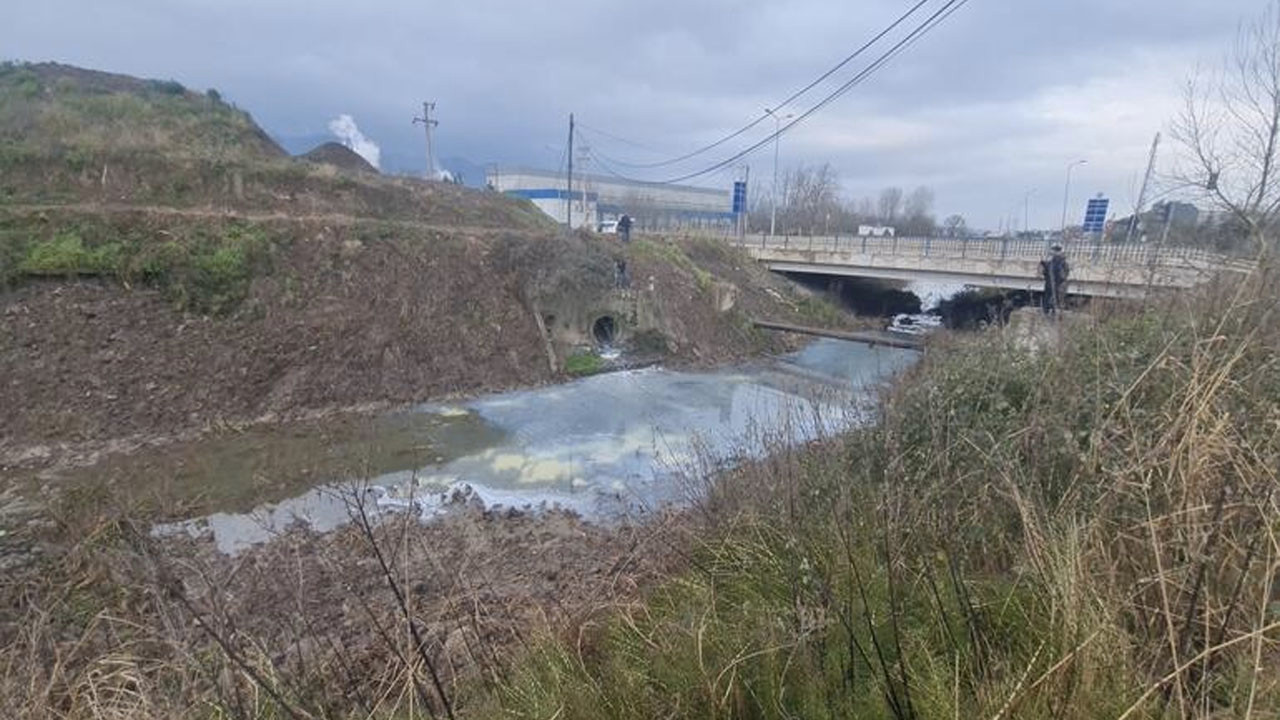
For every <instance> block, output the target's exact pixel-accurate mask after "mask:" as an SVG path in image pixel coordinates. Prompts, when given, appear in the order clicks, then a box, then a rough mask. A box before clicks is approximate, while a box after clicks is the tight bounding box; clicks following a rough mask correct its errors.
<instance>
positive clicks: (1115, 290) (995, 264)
mask: <svg viewBox="0 0 1280 720" xmlns="http://www.w3.org/2000/svg"><path fill="white" fill-rule="evenodd" d="M733 242H735V243H736V244H739V245H740V246H741V247H742V248H743V249H745V250H746V251H747V252H748V253H749V254H750V255H751V256H752V257H754V258H756V259H757V260H759V261H760V262H761V263H763V264H764V265H765V266H767V267H768V268H769V269H770V270H775V271H777V272H790V273H810V274H815V275H829V276H840V277H857V278H876V279H883V280H891V281H902V282H911V281H927V282H939V283H957V284H965V285H973V286H976V287H988V288H999V289H1004V290H1032V291H1034V290H1039V289H1042V288H1043V280H1041V278H1040V261H1041V260H1042V259H1043V258H1045V257H1046V251H1047V246H1046V244H1045V243H1044V242H1043V241H1032V240H1012V239H986V238H984V239H952V238H890V237H878V238H872V237H782V236H773V237H766V236H761V237H750V236H748V237H746V238H745V239H741V240H734V241H733ZM1065 250H1066V253H1067V260H1068V262H1069V263H1070V265H1071V278H1070V284H1069V286H1068V291H1069V292H1070V293H1071V294H1073V295H1089V296H1097V297H1114V298H1138V297H1143V296H1145V295H1146V294H1147V293H1148V292H1149V291H1150V290H1152V289H1157V290H1159V289H1177V288H1189V287H1193V286H1195V285H1197V284H1199V283H1202V282H1204V281H1206V280H1208V279H1209V278H1210V277H1212V276H1213V275H1214V274H1215V273H1218V272H1221V271H1239V272H1247V271H1248V270H1249V269H1250V268H1251V267H1252V263H1250V262H1248V261H1243V260H1240V259H1236V258H1231V257H1228V256H1225V255H1220V254H1217V253H1213V252H1209V251H1206V250H1200V249H1197V248H1185V247H1164V248H1160V247H1155V246H1153V245H1137V244H1128V245H1102V244H1084V243H1068V244H1067V245H1066V248H1065Z"/></svg>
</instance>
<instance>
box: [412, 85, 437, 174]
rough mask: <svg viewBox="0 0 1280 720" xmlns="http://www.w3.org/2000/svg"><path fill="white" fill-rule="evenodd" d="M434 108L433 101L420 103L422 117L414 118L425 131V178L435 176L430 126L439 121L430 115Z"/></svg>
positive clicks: (434, 159)
mask: <svg viewBox="0 0 1280 720" xmlns="http://www.w3.org/2000/svg"><path fill="white" fill-rule="evenodd" d="M435 109H436V104H435V103H434V102H424V103H422V117H420V118H414V119H413V121H414V122H415V123H422V127H423V129H424V130H426V132H427V179H428V180H435V179H437V176H436V157H435V155H434V154H433V153H432V152H431V128H433V127H435V126H436V125H439V124H440V122H439V121H438V120H435V119H433V118H432V117H431V111H432V110H435Z"/></svg>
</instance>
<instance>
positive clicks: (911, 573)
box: [481, 269, 1280, 720]
mask: <svg viewBox="0 0 1280 720" xmlns="http://www.w3.org/2000/svg"><path fill="white" fill-rule="evenodd" d="M1278 305H1280V294H1278V291H1277V284H1276V282H1275V275H1274V271H1273V270H1270V269H1263V270H1260V271H1259V272H1258V273H1256V274H1255V275H1254V276H1252V277H1251V278H1250V279H1249V280H1248V281H1247V282H1244V283H1239V282H1237V283H1231V284H1223V285H1221V286H1219V287H1216V288H1213V289H1210V290H1208V291H1206V292H1204V293H1201V294H1196V295H1191V296H1187V297H1182V298H1178V299H1176V300H1175V301H1174V302H1172V303H1164V304H1162V306H1160V307H1151V308H1143V309H1139V310H1134V309H1132V308H1110V309H1107V308H1102V309H1100V310H1099V311H1098V313H1097V314H1096V315H1094V316H1093V317H1089V318H1082V319H1079V320H1078V321H1077V322H1076V323H1074V324H1072V325H1069V326H1066V327H1063V328H1061V332H1054V333H1049V334H1048V335H1049V336H1052V337H1049V338H1048V339H1047V340H1046V344H1043V345H1041V346H1039V347H1038V348H1034V349H1029V348H1028V347H1027V346H1026V343H1025V339H1019V338H1015V337H1007V338H1006V337H1003V336H1000V335H994V334H988V335H983V336H980V337H976V338H968V339H957V340H955V341H954V343H953V345H952V346H950V347H946V348H939V349H937V350H935V352H933V353H931V355H930V356H929V357H928V358H927V359H926V360H925V361H924V363H922V365H921V366H920V367H918V368H917V369H916V370H915V372H914V373H913V374H912V376H911V377H910V378H908V380H907V382H905V383H902V384H900V385H899V387H898V388H897V389H896V390H894V391H893V392H892V393H891V394H890V395H889V396H888V397H886V398H885V400H884V402H883V406H882V411H881V420H880V422H879V423H877V424H876V425H874V426H871V427H868V428H866V429H865V430H863V431H861V432H858V433H855V434H853V435H852V436H850V437H846V438H836V439H832V440H830V441H828V442H826V443H821V444H817V445H815V446H812V447H809V448H806V449H803V450H800V451H795V450H788V449H786V448H783V447H779V448H776V452H775V453H774V454H773V455H772V456H771V457H770V458H769V459H767V460H765V461H762V462H759V463H755V464H752V465H750V466H749V467H746V468H743V469H740V470H738V471H735V472H731V473H728V474H727V475H724V476H721V477H720V479H719V480H718V482H717V484H716V485H715V486H713V487H712V488H711V490H710V492H709V493H708V494H707V502H708V503H710V504H709V505H708V506H707V507H709V508H711V510H710V512H709V513H708V515H707V517H708V523H707V524H708V528H707V530H706V531H705V533H704V535H703V538H704V541H703V543H702V545H701V546H700V547H699V548H698V549H697V550H696V552H694V555H693V558H692V559H691V562H690V565H691V567H692V569H691V570H690V571H689V572H687V573H685V574H682V575H680V576H678V577H675V578H672V579H671V580H670V581H669V582H668V583H666V584H664V585H663V586H661V587H659V588H658V589H656V590H655V591H654V592H653V593H652V595H651V596H650V599H649V602H648V604H647V605H646V606H644V607H643V608H638V609H636V610H633V611H631V612H629V613H628V614H626V615H624V616H622V617H620V618H618V619H617V620H615V622H613V623H612V624H610V625H608V626H607V627H606V628H604V629H603V630H602V631H600V632H599V633H596V634H594V635H593V636H592V637H591V638H590V639H589V641H588V642H586V643H585V644H580V645H579V647H578V648H566V647H563V646H561V645H557V644H555V643H549V644H547V645H546V646H544V647H542V648H540V649H539V650H538V651H537V652H535V653H534V654H533V655H532V656H531V657H530V658H528V659H527V660H526V662H525V663H524V664H523V665H522V666H520V667H519V668H517V669H516V670H515V671H514V672H513V673H512V674H510V675H509V676H508V678H507V680H506V683H505V685H504V689H503V693H502V694H501V695H499V696H498V697H497V698H496V699H495V700H494V701H493V703H494V704H493V705H492V706H491V708H490V710H491V711H496V710H495V709H496V708H501V710H502V711H504V712H506V713H509V714H510V715H512V716H515V717H529V718H534V717H550V716H553V715H554V716H556V717H560V718H574V717H581V718H588V717H590V718H597V717H611V718H644V717H669V716H681V717H806V718H811V717H832V718H835V717H893V718H931V717H990V718H1009V717H1031V718H1036V717H1044V718H1049V717H1052V718H1080V719H1081V720H1083V719H1084V718H1098V717H1126V718H1133V717H1143V718H1156V717H1181V718H1210V717H1213V718H1219V717H1239V718H1263V717H1274V716H1275V714H1276V712H1277V709H1278V708H1280V672H1278V671H1277V668H1280V625H1278V623H1280V604H1277V600H1280V596H1278V595H1277V592H1280V585H1278V584H1277V574H1278V573H1280V544H1278V543H1277V533H1278V532H1280V506H1278V505H1277V503H1278V502H1280V485H1278V484H1277V478H1276V468H1277V467H1280V366H1278V363H1280V355H1278V354H1277V350H1280V317H1277V312H1280V309H1278ZM481 716H483V713H481Z"/></svg>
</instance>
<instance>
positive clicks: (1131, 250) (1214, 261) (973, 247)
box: [643, 228, 1257, 272]
mask: <svg viewBox="0 0 1280 720" xmlns="http://www.w3.org/2000/svg"><path fill="white" fill-rule="evenodd" d="M643 234H648V235H656V236H666V237H669V236H671V235H672V234H675V235H678V236H682V237H701V238H709V239H716V240H722V241H724V242H727V243H730V244H732V245H735V246H738V247H742V248H746V249H751V248H760V249H780V250H804V251H816V252H842V253H849V254H861V255H873V256H877V255H878V256H888V257H903V258H939V259H973V260H1012V261H1038V260H1042V259H1044V258H1045V257H1046V256H1047V255H1048V253H1049V247H1050V245H1051V243H1049V242H1045V241H1043V240H1018V239H1013V238H937V237H869V236H868V237H864V236H858V235H828V236H821V235H812V236H810V235H774V236H768V235H764V234H758V235H746V236H738V235H736V234H732V233H731V231H726V230H719V229H711V228H706V229H686V230H684V231H677V232H675V233H672V231H664V232H660V233H643ZM1063 251H1064V252H1065V253H1066V255H1067V258H1068V260H1070V261H1071V262H1072V263H1074V264H1077V265H1081V264H1084V265H1093V264H1097V265H1108V266H1116V265H1128V266H1134V267H1136V266H1144V267H1156V266H1179V267H1196V268H1200V269H1215V268H1216V269H1224V270H1235V271H1242V272H1247V271H1249V270H1251V269H1252V268H1254V267H1255V266H1256V264H1257V263H1256V262H1255V258H1252V257H1243V256H1240V255H1233V254H1229V253H1222V252H1217V251H1213V250H1206V249H1204V248H1198V247H1191V246H1187V245H1163V246H1162V245H1159V244H1145V243H1093V242H1089V243H1086V242H1074V241H1068V242H1066V243H1065V244H1064V245H1063Z"/></svg>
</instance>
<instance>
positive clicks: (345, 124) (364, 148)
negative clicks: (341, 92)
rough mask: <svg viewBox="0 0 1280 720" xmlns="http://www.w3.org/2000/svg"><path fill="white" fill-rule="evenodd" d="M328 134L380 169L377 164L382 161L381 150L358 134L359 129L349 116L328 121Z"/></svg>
mask: <svg viewBox="0 0 1280 720" xmlns="http://www.w3.org/2000/svg"><path fill="white" fill-rule="evenodd" d="M329 132H331V133H333V134H334V135H337V136H338V138H339V139H341V140H342V144H343V145H346V146H347V147H348V148H350V149H351V150H352V151H354V152H355V153H356V154H357V155H359V156H360V157H362V158H364V159H365V160H367V161H369V164H370V165H372V166H374V167H375V168H378V169H379V170H381V169H382V166H381V164H379V162H380V160H381V159H382V149H381V148H379V147H378V143H376V142H374V141H372V140H370V139H369V138H367V137H365V136H364V133H362V132H360V128H359V127H357V126H356V121H355V118H353V117H351V116H350V115H346V114H343V115H339V116H338V117H336V118H334V119H333V120H330V121H329Z"/></svg>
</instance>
